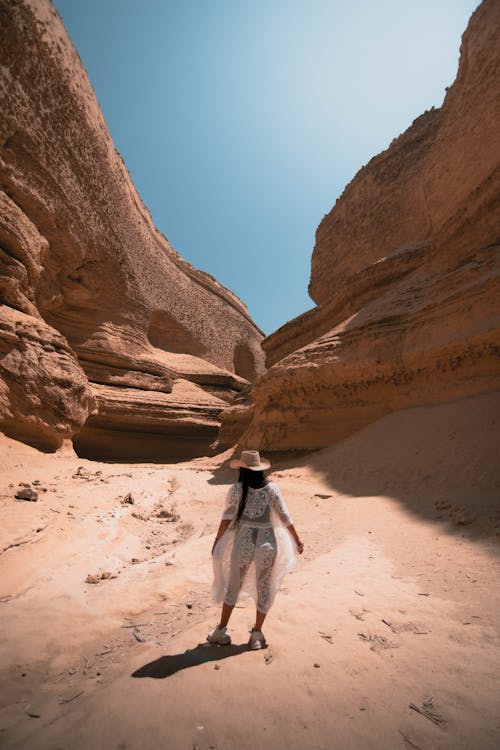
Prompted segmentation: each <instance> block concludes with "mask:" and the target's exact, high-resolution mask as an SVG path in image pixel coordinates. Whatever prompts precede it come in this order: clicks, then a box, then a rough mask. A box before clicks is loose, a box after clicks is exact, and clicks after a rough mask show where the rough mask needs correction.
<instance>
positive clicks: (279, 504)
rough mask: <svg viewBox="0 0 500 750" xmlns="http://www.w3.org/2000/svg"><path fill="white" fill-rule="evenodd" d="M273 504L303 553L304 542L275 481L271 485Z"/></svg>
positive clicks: (300, 552)
mask: <svg viewBox="0 0 500 750" xmlns="http://www.w3.org/2000/svg"><path fill="white" fill-rule="evenodd" d="M271 504H272V507H273V508H274V510H275V511H276V513H277V514H278V516H279V517H280V519H281V522H282V523H283V525H284V526H286V528H287V529H288V531H289V532H290V534H291V535H292V537H293V539H294V540H295V544H296V545H297V548H298V550H299V555H301V554H302V552H303V551H304V544H303V543H302V542H301V541H300V538H299V535H298V534H297V531H296V529H295V526H294V525H293V523H292V519H291V518H290V514H289V512H288V509H287V507H286V505H285V501H284V500H283V498H282V496H281V492H280V488H279V487H278V485H277V484H274V482H273V483H272V486H271Z"/></svg>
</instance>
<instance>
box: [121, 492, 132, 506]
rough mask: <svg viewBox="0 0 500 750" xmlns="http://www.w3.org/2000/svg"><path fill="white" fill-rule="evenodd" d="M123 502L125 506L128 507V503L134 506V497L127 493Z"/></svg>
mask: <svg viewBox="0 0 500 750" xmlns="http://www.w3.org/2000/svg"><path fill="white" fill-rule="evenodd" d="M121 502H122V504H123V505H126V504H127V503H128V504H129V505H133V504H134V503H135V500H134V498H133V497H132V493H131V492H127V494H126V495H125V497H124V498H123V499H122V501H121Z"/></svg>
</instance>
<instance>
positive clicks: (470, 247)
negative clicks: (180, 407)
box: [220, 0, 500, 451]
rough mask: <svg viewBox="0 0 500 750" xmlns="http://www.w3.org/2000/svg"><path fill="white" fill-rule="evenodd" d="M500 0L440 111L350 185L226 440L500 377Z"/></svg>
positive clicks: (476, 31)
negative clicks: (307, 302) (294, 309)
mask: <svg viewBox="0 0 500 750" xmlns="http://www.w3.org/2000/svg"><path fill="white" fill-rule="evenodd" d="M499 34H500V3H498V2H496V0H484V2H483V3H482V4H481V5H480V6H479V8H478V9H477V10H476V11H475V13H474V14H473V16H472V17H471V20H470V23H469V26H468V28H467V30H466V32H465V34H464V36H463V39H462V46H461V54H460V63H459V69H458V74H457V77H456V80H455V82H454V83H453V85H452V86H451V87H450V88H449V89H448V91H447V94H446V97H445V99H444V102H443V105H442V107H441V108H440V109H432V110H431V111H429V112H426V113H425V114H423V115H422V116H421V117H419V118H418V119H417V120H415V122H414V123H413V124H412V125H411V126H410V128H409V129H408V130H407V131H406V132H405V133H403V134H402V135H401V136H399V137H398V138H396V139H395V140H394V141H393V142H392V143H391V145H390V147H389V148H388V149H387V150H386V151H384V152H383V153H381V154H379V155H378V156H376V157H375V158H373V159H372V160H371V161H370V162H369V163H368V164H367V165H366V166H365V167H363V168H362V169H361V170H360V171H359V172H358V174H357V175H356V176H355V177H354V179H353V180H352V182H351V183H350V184H349V185H348V186H347V187H346V189H345V191H344V193H343V194H342V196H341V197H340V198H339V199H338V201H337V203H336V204H335V206H334V207H333V209H332V210H331V211H330V213H329V214H328V215H327V216H325V218H324V219H323V220H322V222H321V224H320V225H319V227H318V230H317V233H316V245H315V248H314V252H313V256H312V271H311V280H310V285H309V292H310V295H311V297H312V298H313V300H314V301H315V302H316V305H317V306H316V307H315V308H314V309H312V310H310V311H308V312H307V313H305V314H304V315H301V316H299V317H298V318H296V319H294V320H292V321H290V322H289V323H287V324H286V325H285V326H283V327H282V328H280V329H279V330H278V331H276V332H275V333H273V334H272V335H271V336H270V337H268V338H267V339H266V340H265V341H264V342H263V348H264V350H265V351H266V355H267V365H268V366H269V367H270V369H269V370H268V371H267V373H266V374H265V375H264V376H263V377H262V378H260V379H259V380H258V381H257V383H256V384H255V386H254V388H253V390H252V393H251V395H250V397H249V396H248V395H247V397H246V400H245V401H243V400H241V401H240V403H239V404H235V405H234V406H233V407H231V408H229V409H228V410H227V412H226V413H225V415H224V421H223V426H222V430H221V436H220V442H221V445H231V444H234V443H235V442H236V441H239V442H240V444H241V445H243V446H245V447H252V448H258V449H262V450H265V451H280V450H291V449H295V450H300V449H311V448H320V447H323V446H326V445H328V444H330V443H333V442H335V441H336V440H339V439H341V438H343V437H345V436H346V435H348V434H350V433H352V432H354V431H355V430H357V429H359V428H361V427H363V426H365V425H366V424H368V423H369V422H371V421H374V420H375V419H378V418H379V417H381V416H383V415H384V414H387V413H389V412H392V411H395V410H398V409H402V408H406V407H409V406H415V405H419V404H430V403H436V402H444V401H450V400H454V399H459V398H463V397H467V396H470V395H474V394H478V393H483V392H487V391H491V390H495V389H498V388H500V359H499V354H500V284H499V271H500V253H499V250H500V127H499V125H500V46H499V45H498V39H499Z"/></svg>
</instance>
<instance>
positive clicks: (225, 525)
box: [212, 518, 231, 555]
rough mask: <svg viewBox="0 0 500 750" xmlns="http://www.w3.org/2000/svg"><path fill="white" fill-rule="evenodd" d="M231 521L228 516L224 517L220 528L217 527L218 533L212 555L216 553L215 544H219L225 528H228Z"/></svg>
mask: <svg viewBox="0 0 500 750" xmlns="http://www.w3.org/2000/svg"><path fill="white" fill-rule="evenodd" d="M230 523H231V520H230V519H227V518H223V519H222V521H221V522H220V524H219V528H218V529H217V534H216V535H215V541H214V543H213V545H212V555H213V554H214V549H215V545H216V544H217V542H218V541H219V539H220V538H221V536H222V535H223V534H224V532H225V530H226V529H227V527H228V526H229V524H230Z"/></svg>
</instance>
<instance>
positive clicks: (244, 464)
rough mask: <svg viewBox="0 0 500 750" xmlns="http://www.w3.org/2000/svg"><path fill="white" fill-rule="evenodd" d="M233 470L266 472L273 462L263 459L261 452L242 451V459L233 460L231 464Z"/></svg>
mask: <svg viewBox="0 0 500 750" xmlns="http://www.w3.org/2000/svg"><path fill="white" fill-rule="evenodd" d="M229 466H230V467H231V469H238V468H243V469H251V470H252V471H264V470H265V469H269V467H270V466H271V462H270V461H268V460H267V458H261V457H260V454H259V451H241V456H240V458H233V460H232V461H230V462H229Z"/></svg>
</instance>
